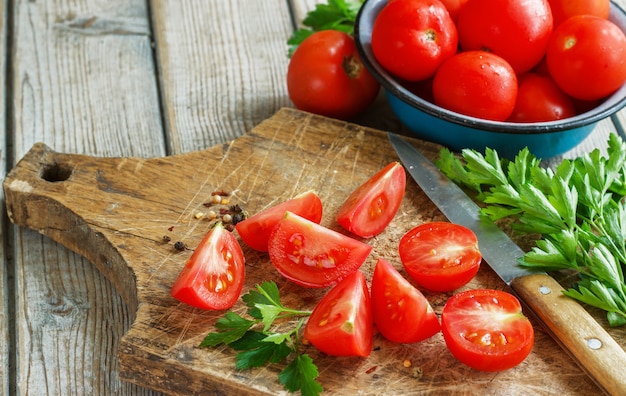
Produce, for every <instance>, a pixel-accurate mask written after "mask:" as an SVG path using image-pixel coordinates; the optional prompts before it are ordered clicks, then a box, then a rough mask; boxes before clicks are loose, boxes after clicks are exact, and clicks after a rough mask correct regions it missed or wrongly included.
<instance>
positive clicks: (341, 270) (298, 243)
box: [268, 211, 372, 287]
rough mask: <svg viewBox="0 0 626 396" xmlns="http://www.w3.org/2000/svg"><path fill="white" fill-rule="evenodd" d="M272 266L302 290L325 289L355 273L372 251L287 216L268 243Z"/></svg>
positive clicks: (316, 226)
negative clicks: (303, 288) (303, 287)
mask: <svg viewBox="0 0 626 396" xmlns="http://www.w3.org/2000/svg"><path fill="white" fill-rule="evenodd" d="M268 247H269V256H270V260H271V261H272V264H274V266H275V267H276V269H277V270H278V272H279V273H280V274H282V275H283V276H284V277H285V278H287V279H289V280H290V281H292V282H295V283H297V284H299V285H301V286H305V287H327V286H331V285H334V284H336V283H337V282H339V281H340V280H341V279H343V278H345V277H346V276H348V275H350V274H351V273H353V272H354V271H356V270H357V269H358V268H359V267H361V265H362V264H363V262H364V261H365V259H366V258H367V256H368V255H369V253H370V252H371V250H372V247H371V246H369V245H367V244H366V243H363V242H361V241H358V240H356V239H354V238H351V237H349V236H347V235H343V234H341V233H339V232H337V231H334V230H331V229H329V228H326V227H324V226H322V225H319V224H317V223H315V222H312V221H310V220H307V219H305V218H304V217H301V216H298V215H296V214H295V213H292V212H289V211H288V212H286V213H285V216H284V217H283V218H282V220H281V221H280V222H279V223H278V224H277V225H276V227H275V228H274V230H273V231H272V234H271V235H270V238H269V242H268Z"/></svg>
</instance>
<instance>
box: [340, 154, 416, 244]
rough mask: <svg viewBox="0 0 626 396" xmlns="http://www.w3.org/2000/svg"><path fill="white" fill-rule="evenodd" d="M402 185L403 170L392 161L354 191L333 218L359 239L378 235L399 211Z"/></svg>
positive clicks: (402, 190) (404, 180)
mask: <svg viewBox="0 0 626 396" xmlns="http://www.w3.org/2000/svg"><path fill="white" fill-rule="evenodd" d="M405 186H406V174H405V172H404V168H403V167H402V165H401V164H400V163H399V162H392V163H390V164H389V165H387V166H386V167H385V168H383V169H381V170H380V171H378V172H377V173H376V174H375V175H374V176H372V177H371V178H370V179H369V180H367V181H366V182H365V183H363V184H362V185H361V186H360V187H358V188H357V189H356V190H354V192H352V194H350V196H349V197H348V199H347V200H346V201H345V202H344V204H343V205H342V206H341V208H339V211H338V212H337V215H336V216H335V219H336V220H337V222H338V223H339V224H341V226H342V227H343V228H345V229H346V230H348V231H350V232H352V233H354V234H356V235H358V236H360V237H362V238H370V237H373V236H374V235H378V234H380V233H381V232H382V231H383V230H384V229H385V227H387V225H388V224H389V223H390V222H391V220H392V219H393V217H394V216H395V215H396V213H397V212H398V209H400V204H401V203H402V197H403V196H404V187H405Z"/></svg>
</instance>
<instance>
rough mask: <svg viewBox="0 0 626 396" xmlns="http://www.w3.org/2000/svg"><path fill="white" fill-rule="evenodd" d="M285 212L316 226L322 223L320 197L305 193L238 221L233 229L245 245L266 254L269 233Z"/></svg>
mask: <svg viewBox="0 0 626 396" xmlns="http://www.w3.org/2000/svg"><path fill="white" fill-rule="evenodd" d="M286 211H290V212H293V213H295V214H297V215H298V216H302V217H304V218H305V219H309V220H311V221H313V222H315V223H318V224H319V222H320V221H322V213H323V208H322V201H321V200H320V197H319V196H318V195H317V194H316V193H315V192H314V191H306V192H304V193H302V194H299V195H297V196H296V197H294V198H292V199H289V200H287V201H285V202H282V203H280V204H278V205H276V206H272V207H270V208H267V209H265V210H263V211H261V212H259V213H256V214H255V215H252V216H250V217H248V218H247V219H245V220H243V221H240V222H239V223H237V225H235V228H236V229H237V232H238V233H239V236H240V237H241V239H242V240H243V241H244V242H245V243H246V245H248V246H250V247H251V248H252V249H255V250H259V251H261V252H267V241H268V239H269V237H270V233H271V232H272V229H273V228H274V226H275V225H276V224H278V222H279V221H280V219H282V218H283V216H284V215H285V212H286Z"/></svg>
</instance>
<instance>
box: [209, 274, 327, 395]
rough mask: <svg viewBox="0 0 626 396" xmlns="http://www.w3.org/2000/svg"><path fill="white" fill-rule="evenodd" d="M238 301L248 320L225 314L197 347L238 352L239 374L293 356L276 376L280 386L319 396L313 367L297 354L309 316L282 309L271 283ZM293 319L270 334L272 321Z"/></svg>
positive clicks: (261, 286)
mask: <svg viewBox="0 0 626 396" xmlns="http://www.w3.org/2000/svg"><path fill="white" fill-rule="evenodd" d="M242 300H243V301H244V302H245V303H246V305H247V306H248V308H249V309H248V315H249V316H250V318H249V319H247V318H244V317H242V316H241V315H239V314H237V313H234V312H232V311H229V312H227V313H226V314H225V315H224V316H223V317H222V318H219V319H218V320H217V322H216V323H215V327H216V329H217V330H218V331H217V332H214V333H209V334H208V335H207V336H206V337H205V338H204V340H203V341H202V342H201V343H200V347H215V346H218V345H228V346H230V347H231V348H233V349H234V350H236V351H238V353H237V355H236V357H235V367H236V368H237V369H240V370H245V369H250V368H253V367H260V366H263V365H265V364H267V363H280V362H282V361H284V360H286V359H287V358H288V357H289V356H290V355H295V356H294V358H293V359H292V360H291V362H290V363H289V364H288V365H287V366H286V367H285V368H284V369H283V370H282V371H281V372H280V373H279V374H278V379H279V381H280V383H281V384H283V385H284V386H285V388H286V389H287V390H289V391H290V392H296V391H298V390H300V391H301V394H302V395H303V396H316V395H319V394H320V393H321V392H322V390H323V389H322V386H321V385H320V383H319V382H317V380H316V378H317V377H318V375H319V372H318V369H317V366H315V364H314V363H313V360H312V359H311V357H310V356H309V355H307V354H305V353H300V329H301V328H302V326H303V325H304V323H305V320H306V318H307V317H308V316H310V315H311V312H310V311H300V310H294V309H290V308H287V307H285V306H284V305H283V304H282V303H281V301H280V293H279V291H278V287H277V286H276V283H274V282H264V283H262V284H260V285H257V286H256V290H254V289H252V290H250V292H248V293H247V294H245V295H244V296H242ZM293 318H297V319H298V320H297V322H296V325H295V326H294V327H293V328H291V329H289V330H288V331H286V332H275V331H271V328H272V325H273V324H274V322H275V321H277V320H282V319H293Z"/></svg>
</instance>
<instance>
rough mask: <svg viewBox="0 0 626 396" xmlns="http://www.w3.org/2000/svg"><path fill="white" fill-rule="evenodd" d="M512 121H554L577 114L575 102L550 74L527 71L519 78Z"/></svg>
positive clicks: (510, 118) (510, 119)
mask: <svg viewBox="0 0 626 396" xmlns="http://www.w3.org/2000/svg"><path fill="white" fill-rule="evenodd" d="M518 81H519V88H518V90H517V102H516V103H515V109H513V114H511V116H510V117H509V120H508V121H511V122H541V121H554V120H561V119H563V118H568V117H573V116H575V115H576V109H575V107H574V102H573V100H572V98H570V97H569V96H568V95H567V94H565V92H563V91H562V90H561V89H560V88H559V87H558V86H557V85H556V83H555V82H554V81H553V80H552V78H550V77H549V76H542V75H539V74H535V73H525V74H523V75H522V76H520V78H519V79H518Z"/></svg>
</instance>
